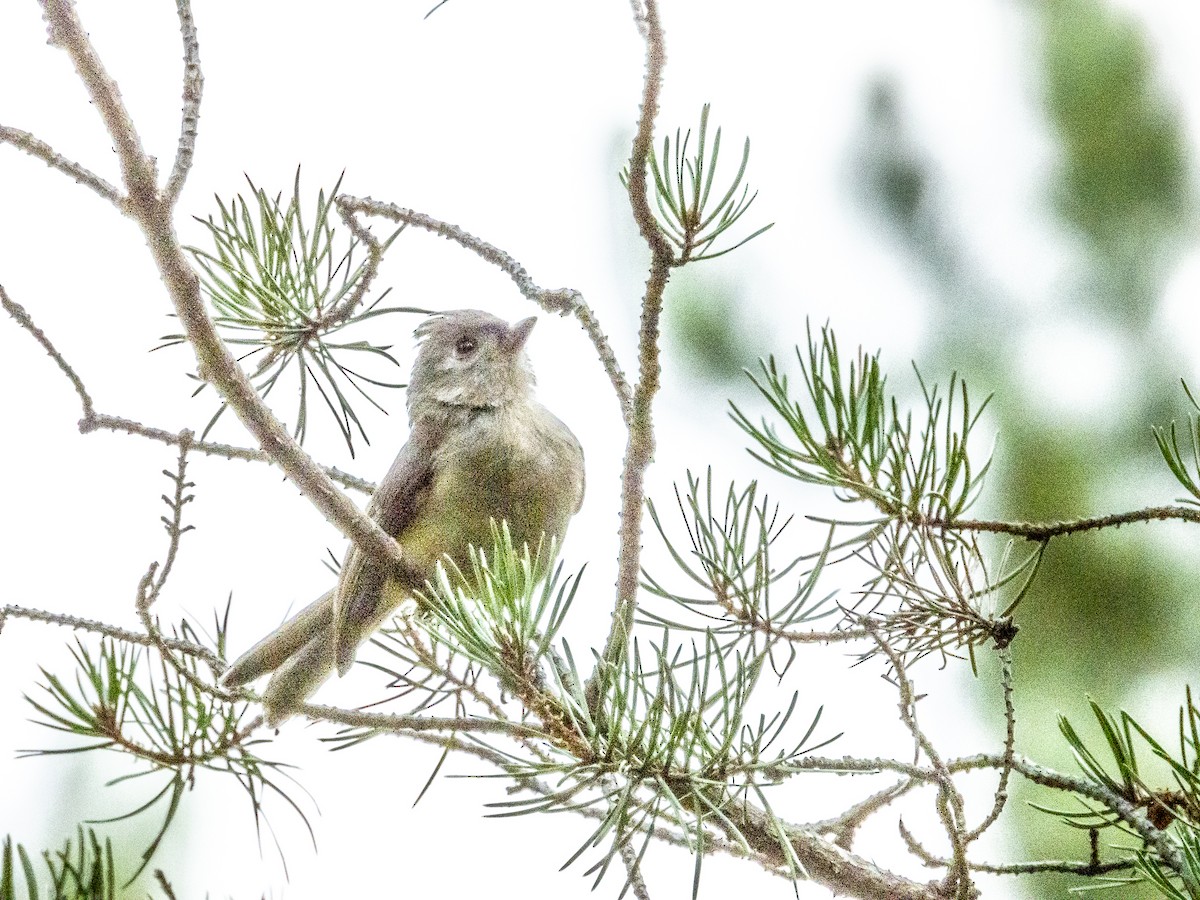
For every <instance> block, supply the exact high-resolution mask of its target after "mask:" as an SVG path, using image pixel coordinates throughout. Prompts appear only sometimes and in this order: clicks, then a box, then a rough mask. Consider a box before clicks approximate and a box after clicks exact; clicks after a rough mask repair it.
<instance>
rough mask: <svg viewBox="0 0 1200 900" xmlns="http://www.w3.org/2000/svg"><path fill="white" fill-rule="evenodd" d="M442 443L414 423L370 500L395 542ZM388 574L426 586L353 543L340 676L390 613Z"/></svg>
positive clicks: (343, 602)
mask: <svg viewBox="0 0 1200 900" xmlns="http://www.w3.org/2000/svg"><path fill="white" fill-rule="evenodd" d="M439 440H440V432H439V431H438V429H436V428H435V427H433V426H430V425H422V424H417V425H414V426H413V430H412V432H411V433H410V434H409V437H408V441H407V442H406V443H405V445H404V446H403V447H401V448H400V452H399V454H397V456H396V461H395V462H393V463H392V467H391V468H390V469H389V470H388V473H387V475H385V476H384V479H383V482H382V483H381V484H380V485H379V487H378V488H377V489H376V490H375V495H374V496H373V497H372V498H371V503H370V505H369V506H368V507H367V514H368V515H369V516H370V517H371V518H372V519H374V520H375V521H376V522H377V523H378V524H379V527H380V528H382V529H383V530H384V531H386V532H387V533H388V534H390V535H391V536H392V537H394V538H401V537H402V536H403V533H404V529H405V528H407V527H408V525H409V524H410V523H411V522H412V521H413V519H415V518H416V517H417V515H418V514H419V513H420V511H421V508H422V506H423V505H424V502H425V498H426V497H427V496H428V494H429V486H430V484H431V483H432V481H433V475H434V451H435V450H436V449H437V446H438V443H439ZM401 546H402V547H403V542H401ZM389 576H391V577H400V578H402V579H405V578H406V576H407V578H406V580H410V581H412V582H413V587H420V586H421V585H423V584H424V575H423V574H422V573H417V572H408V573H405V572H396V571H393V570H389V569H385V568H384V567H382V566H380V565H378V564H377V563H376V562H374V561H373V560H372V559H371V558H370V557H369V556H368V555H367V554H365V553H363V552H362V551H361V550H359V549H358V547H356V546H355V545H354V544H351V545H350V549H349V550H347V551H346V559H345V561H344V562H343V563H342V571H341V574H340V576H339V577H338V586H337V591H336V593H335V595H334V613H333V635H334V651H335V658H336V661H337V668H338V672H339V673H341V674H343V675H344V674H345V673H346V671H347V670H348V669H349V668H350V664H351V663H352V662H353V661H354V651H355V650H356V649H357V648H358V645H359V643H361V641H362V640H363V639H364V638H365V637H366V636H367V634H369V633H370V632H371V631H373V630H374V628H375V625H376V624H378V622H379V620H380V619H381V618H382V617H383V616H384V615H386V614H387V612H388V610H386V609H381V608H380V606H381V601H382V600H383V597H382V594H383V587H384V584H385V583H386V582H387V579H388V577H389Z"/></svg>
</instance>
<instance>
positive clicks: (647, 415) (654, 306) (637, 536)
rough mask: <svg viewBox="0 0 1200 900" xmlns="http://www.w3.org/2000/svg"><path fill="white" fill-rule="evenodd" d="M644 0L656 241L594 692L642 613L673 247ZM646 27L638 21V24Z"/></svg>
mask: <svg viewBox="0 0 1200 900" xmlns="http://www.w3.org/2000/svg"><path fill="white" fill-rule="evenodd" d="M644 2H645V13H646V14H645V20H644V24H645V32H644V33H645V44H646V62H645V74H644V77H643V81H642V105H641V114H640V115H639V117H638V127H637V132H636V134H635V135H634V138H633V147H632V152H631V155H630V160H629V183H628V184H629V203H630V207H631V208H632V211H633V218H634V220H635V221H636V222H637V226H638V231H639V232H640V233H641V235H642V239H643V240H645V242H646V244H647V245H648V246H649V247H650V251H651V261H650V276H649V278H648V279H647V281H646V290H645V294H644V296H643V297H642V315H641V324H640V327H639V330H638V382H637V386H636V387H635V388H634V391H633V408H632V411H631V415H630V416H629V419H628V429H629V436H628V441H627V443H626V448H625V464H624V468H623V470H622V472H621V526H620V531H619V534H620V551H619V555H618V558H617V596H616V604H615V608H614V609H613V615H612V624H611V626H610V627H609V632H608V638H607V640H606V641H605V644H604V650H603V652H602V653H601V654H600V657H599V659H598V661H597V665H596V671H595V673H594V675H593V683H594V687H593V692H594V693H595V695H596V696H603V695H604V693H605V682H606V681H607V679H608V678H609V677H610V673H611V672H615V671H616V670H617V669H618V668H619V665H618V663H619V660H620V659H621V657H622V656H623V655H624V653H625V648H626V646H627V644H628V642H629V635H630V634H631V632H632V630H633V622H634V617H635V615H636V613H637V592H638V584H639V581H640V577H639V576H640V573H641V549H642V510H643V507H644V506H645V501H646V491H645V477H646V469H647V468H648V467H649V466H650V461H651V459H652V458H653V456H654V420H653V415H652V413H653V403H654V395H655V394H656V393H657V392H658V386H659V374H660V371H661V367H660V365H659V359H658V355H659V349H658V336H659V318H660V316H661V314H662V300H663V292H664V291H665V290H666V286H667V280H668V279H669V278H670V276H671V265H672V263H673V262H674V252H673V250H672V249H671V245H670V243H669V242H668V241H667V239H666V238H665V237H664V236H663V235H662V233H661V232H660V231H659V228H658V223H657V220H656V219H655V218H654V212H653V211H652V210H651V208H650V199H649V196H648V194H647V190H648V187H647V178H646V166H647V163H648V161H649V158H650V151H651V145H652V143H653V140H654V119H655V117H656V116H657V115H658V95H659V92H660V90H661V89H662V78H663V68H664V66H665V65H666V44H665V41H664V37H663V30H662V25H661V23H660V22H659V18H658V3H657V2H656V0H644ZM640 30H641V27H640V25H639V31H640Z"/></svg>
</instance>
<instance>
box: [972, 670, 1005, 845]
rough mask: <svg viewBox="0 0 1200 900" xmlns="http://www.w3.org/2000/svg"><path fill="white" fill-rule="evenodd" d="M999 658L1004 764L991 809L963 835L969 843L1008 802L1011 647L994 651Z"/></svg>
mask: <svg viewBox="0 0 1200 900" xmlns="http://www.w3.org/2000/svg"><path fill="white" fill-rule="evenodd" d="M996 653H997V655H998V656H999V658H1000V689H1001V691H1002V692H1003V694H1004V757H1003V758H1004V764H1003V765H1002V766H1001V767H1000V782H999V784H998V785H997V786H996V794H995V799H994V801H993V803H992V808H991V811H990V812H988V814H987V815H986V816H985V817H984V819H983V821H982V822H980V823H979V824H978V825H976V826H975V827H974V828H973V829H971V830H970V831H968V832H967V833H966V834H965V835H964V836H963V842H964V843H965V844H970V843H971V842H973V841H975V840H977V839H978V838H979V836H980V835H982V834H983V833H984V832H985V831H987V830H988V829H989V828H991V827H992V825H994V824H995V822H996V820H997V819H999V818H1000V813H1001V812H1003V811H1004V807H1005V804H1007V802H1008V780H1009V776H1010V775H1011V774H1012V760H1013V755H1014V754H1015V753H1016V752H1017V746H1016V744H1017V733H1016V729H1017V711H1016V707H1015V706H1014V704H1013V671H1012V662H1013V660H1012V648H1011V647H1001V648H999V649H998V650H997V651H996Z"/></svg>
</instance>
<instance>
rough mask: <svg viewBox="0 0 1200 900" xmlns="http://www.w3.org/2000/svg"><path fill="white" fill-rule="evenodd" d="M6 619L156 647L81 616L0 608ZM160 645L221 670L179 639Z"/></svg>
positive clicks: (208, 653) (207, 653)
mask: <svg viewBox="0 0 1200 900" xmlns="http://www.w3.org/2000/svg"><path fill="white" fill-rule="evenodd" d="M6 616H12V617H14V618H17V619H28V620H29V621H31V622H45V623H47V624H49V625H61V626H63V627H64V628H74V629H77V630H80V631H91V632H95V633H96V634H102V635H104V636H105V637H110V638H112V639H113V640H115V641H124V642H125V643H128V644H137V645H139V646H142V647H156V646H158V644H157V642H156V641H155V640H154V639H153V638H151V637H150V636H149V635H146V634H142V632H140V631H130V630H129V629H128V628H120V627H119V626H116V625H109V624H108V623H106V622H98V621H96V620H95V619H85V618H83V617H81V616H69V615H67V614H66V613H56V612H49V611H48V610H44V609H30V608H29V607H25V606H17V605H16V604H12V603H10V604H8V605H7V606H3V607H0V620H2V619H3V618H4V617H6ZM162 642H163V645H164V646H166V647H169V648H170V649H171V650H174V651H176V652H178V653H186V654H188V655H189V656H195V657H198V658H200V659H202V660H204V662H206V663H207V664H208V665H209V666H210V667H211V668H212V669H213V671H214V672H222V671H224V670H225V662H224V660H222V659H221V657H219V656H217V654H216V653H214V652H213V651H212V650H209V649H208V648H207V647H204V646H201V645H200V644H194V643H192V642H191V641H184V640H180V639H179V638H169V637H164V638H163V639H162Z"/></svg>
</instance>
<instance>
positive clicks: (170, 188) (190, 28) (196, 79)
mask: <svg viewBox="0 0 1200 900" xmlns="http://www.w3.org/2000/svg"><path fill="white" fill-rule="evenodd" d="M175 8H176V11H177V13H178V15H179V32H180V35H181V36H182V37H183V111H182V113H181V115H180V122H179V145H178V147H176V149H175V165H174V166H172V168H171V175H170V177H169V178H168V179H167V186H166V189H165V190H164V191H163V202H165V203H166V204H167V205H168V206H174V205H175V203H176V201H177V200H178V199H179V192H180V191H182V190H183V185H184V182H185V181H187V177H188V173H189V172H190V171H191V169H192V158H193V157H194V156H195V155H196V135H197V134H198V129H199V123H200V98H201V95H202V94H203V93H204V73H203V72H202V71H201V69H200V42H199V41H198V40H197V38H196V23H195V21H193V19H192V4H191V2H190V0H175Z"/></svg>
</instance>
